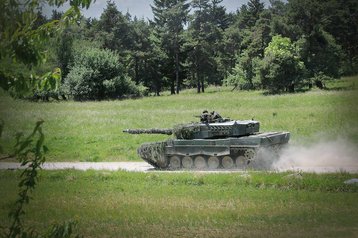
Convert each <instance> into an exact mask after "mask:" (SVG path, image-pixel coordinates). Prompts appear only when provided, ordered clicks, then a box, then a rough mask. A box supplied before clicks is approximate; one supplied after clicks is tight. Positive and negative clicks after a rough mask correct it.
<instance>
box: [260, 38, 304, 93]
mask: <svg viewBox="0 0 358 238" xmlns="http://www.w3.org/2000/svg"><path fill="white" fill-rule="evenodd" d="M296 52H297V51H296V46H295V44H293V43H291V40H290V39H289V38H286V37H282V36H280V35H278V36H274V37H273V38H272V41H271V42H270V43H269V45H268V46H267V47H266V48H265V57H264V58H263V59H262V60H261V61H260V62H259V63H258V66H257V68H258V73H259V77H260V79H261V83H262V85H263V87H264V88H266V89H268V90H269V91H272V92H280V91H294V87H295V86H297V85H298V84H299V83H301V82H302V81H303V79H304V76H305V72H306V70H305V65H304V63H303V62H302V61H301V60H300V58H299V56H298V54H297V53H296Z"/></svg>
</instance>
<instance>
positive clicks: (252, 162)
mask: <svg viewBox="0 0 358 238" xmlns="http://www.w3.org/2000/svg"><path fill="white" fill-rule="evenodd" d="M289 138H290V133H289V132H265V133H256V134H253V135H250V136H243V137H228V138H223V139H192V140H184V139H171V140H167V141H163V142H155V143H145V144H143V145H142V146H141V147H140V148H138V154H139V156H140V157H141V158H142V159H143V160H145V161H147V162H148V163H149V164H151V165H153V166H154V167H155V168H157V169H171V170H177V169H186V170H198V169H199V170H202V169H204V170H205V169H245V168H247V167H252V168H255V166H259V165H258V163H256V161H257V160H258V157H259V156H260V152H261V157H262V155H265V153H271V154H273V153H276V152H277V150H278V149H279V148H280V147H282V146H283V145H285V144H287V143H288V141H289ZM260 159H262V158H260Z"/></svg>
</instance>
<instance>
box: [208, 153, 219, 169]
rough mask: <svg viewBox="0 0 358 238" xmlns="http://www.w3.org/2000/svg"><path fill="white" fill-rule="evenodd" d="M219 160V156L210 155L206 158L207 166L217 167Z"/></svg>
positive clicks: (210, 167)
mask: <svg viewBox="0 0 358 238" xmlns="http://www.w3.org/2000/svg"><path fill="white" fill-rule="evenodd" d="M219 164H220V161H219V158H218V157H216V156H211V157H209V159H208V166H209V169H217V168H218V167H219Z"/></svg>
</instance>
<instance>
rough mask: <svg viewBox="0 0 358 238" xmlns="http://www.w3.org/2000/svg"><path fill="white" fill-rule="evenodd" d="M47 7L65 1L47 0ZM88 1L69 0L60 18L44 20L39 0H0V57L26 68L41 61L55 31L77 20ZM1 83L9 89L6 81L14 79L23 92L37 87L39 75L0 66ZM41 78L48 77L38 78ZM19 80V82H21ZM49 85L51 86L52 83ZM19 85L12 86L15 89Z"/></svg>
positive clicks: (44, 57) (10, 81)
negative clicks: (40, 12)
mask: <svg viewBox="0 0 358 238" xmlns="http://www.w3.org/2000/svg"><path fill="white" fill-rule="evenodd" d="M45 2H46V3H47V4H49V5H50V6H57V7H59V6H61V5H63V4H64V3H65V2H67V1H66V0H60V1H57V0H47V1H45ZM91 2H92V1H91V0H78V1H71V2H70V5H71V7H70V9H69V10H67V11H66V13H65V14H63V15H62V17H61V18H60V19H58V20H57V19H56V20H52V21H49V22H46V21H45V20H44V17H43V16H42V15H41V14H39V10H40V1H35V0H33V1H19V0H11V1H1V3H0V8H1V9H2V14H1V16H0V52H1V53H0V60H1V61H3V60H4V59H5V60H8V59H9V60H11V61H13V62H14V63H21V64H23V65H25V66H26V67H28V68H32V67H34V66H37V65H39V64H41V63H43V62H44V61H45V59H46V52H47V49H46V47H45V45H46V44H45V43H46V42H48V40H49V39H50V38H51V37H52V36H53V35H55V34H56V33H57V32H58V31H61V30H63V29H64V28H65V27H66V26H67V25H69V24H70V23H72V22H74V21H76V20H77V19H78V18H79V17H80V10H79V9H80V7H86V8H88V7H89V5H90V3H91ZM1 75H6V77H2V78H1V81H2V83H1V86H3V88H4V89H8V88H9V87H7V86H5V87H4V85H7V84H8V83H13V81H14V80H16V81H17V85H22V86H24V85H25V87H21V89H24V90H21V91H19V92H18V93H17V94H21V93H22V92H23V91H32V90H38V89H39V88H34V87H36V85H37V83H36V82H34V83H32V82H30V83H28V81H36V79H37V78H39V77H38V76H31V75H26V74H22V73H18V72H14V71H8V70H6V69H5V70H4V68H1ZM40 78H41V80H42V81H45V80H47V79H48V78H51V77H46V76H43V77H40ZM20 81H21V82H20ZM47 84H48V85H53V84H52V83H51V82H49V83H47ZM17 90H18V88H16V89H15V91H17ZM53 90H54V89H53Z"/></svg>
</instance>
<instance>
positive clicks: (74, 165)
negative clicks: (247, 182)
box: [0, 162, 358, 173]
mask: <svg viewBox="0 0 358 238" xmlns="http://www.w3.org/2000/svg"><path fill="white" fill-rule="evenodd" d="M21 168H23V167H21V166H20V164H19V163H14V162H1V163H0V169H21ZM42 168H43V169H45V170H61V169H76V170H89V169H93V170H111V171H116V170H125V171H131V172H153V171H158V170H154V168H153V166H151V165H149V164H147V163H146V162H46V163H44V165H43V166H42ZM182 171H183V170H182ZM195 171H196V172H204V173H233V172H244V171H243V170H217V171H207V170H205V171H198V170H195ZM277 171H280V172H283V171H302V172H314V173H333V172H342V171H345V172H348V173H358V166H355V167H348V168H338V167H317V166H316V167H290V168H286V169H278V170H277ZM162 172H178V171H162Z"/></svg>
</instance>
